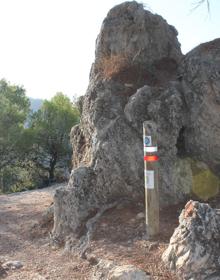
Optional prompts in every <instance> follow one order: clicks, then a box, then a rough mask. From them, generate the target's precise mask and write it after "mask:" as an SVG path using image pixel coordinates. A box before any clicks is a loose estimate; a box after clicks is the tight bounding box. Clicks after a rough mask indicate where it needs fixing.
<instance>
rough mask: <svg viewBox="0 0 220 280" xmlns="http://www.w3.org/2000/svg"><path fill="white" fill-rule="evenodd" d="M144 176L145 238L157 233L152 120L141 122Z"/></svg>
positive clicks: (157, 211)
mask: <svg viewBox="0 0 220 280" xmlns="http://www.w3.org/2000/svg"><path fill="white" fill-rule="evenodd" d="M143 146H144V178H145V180H144V181H145V207H146V233H147V238H148V239H150V238H153V237H155V236H156V235H157V234H158V233H159V191H158V161H159V156H158V154H157V152H158V147H157V129H156V124H155V123H154V122H152V121H145V122H144V124H143Z"/></svg>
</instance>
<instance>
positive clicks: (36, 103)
mask: <svg viewBox="0 0 220 280" xmlns="http://www.w3.org/2000/svg"><path fill="white" fill-rule="evenodd" d="M29 100H30V102H31V110H32V111H33V112H36V111H37V110H38V109H40V107H41V105H42V103H43V102H44V100H43V99H38V98H32V97H29Z"/></svg>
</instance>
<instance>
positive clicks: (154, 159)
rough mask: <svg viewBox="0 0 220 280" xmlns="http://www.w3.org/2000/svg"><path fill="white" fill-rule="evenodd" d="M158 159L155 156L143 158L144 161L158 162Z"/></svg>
mask: <svg viewBox="0 0 220 280" xmlns="http://www.w3.org/2000/svg"><path fill="white" fill-rule="evenodd" d="M158 160H159V157H158V156H156V155H151V156H144V161H158Z"/></svg>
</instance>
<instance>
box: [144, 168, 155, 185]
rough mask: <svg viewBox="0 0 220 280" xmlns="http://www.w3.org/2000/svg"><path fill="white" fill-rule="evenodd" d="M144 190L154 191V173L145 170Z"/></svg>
mask: <svg viewBox="0 0 220 280" xmlns="http://www.w3.org/2000/svg"><path fill="white" fill-rule="evenodd" d="M145 188H147V189H154V171H153V170H145Z"/></svg>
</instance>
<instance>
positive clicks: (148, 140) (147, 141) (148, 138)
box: [144, 136, 152, 147]
mask: <svg viewBox="0 0 220 280" xmlns="http://www.w3.org/2000/svg"><path fill="white" fill-rule="evenodd" d="M149 146H152V139H151V136H145V137H144V147H149Z"/></svg>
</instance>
